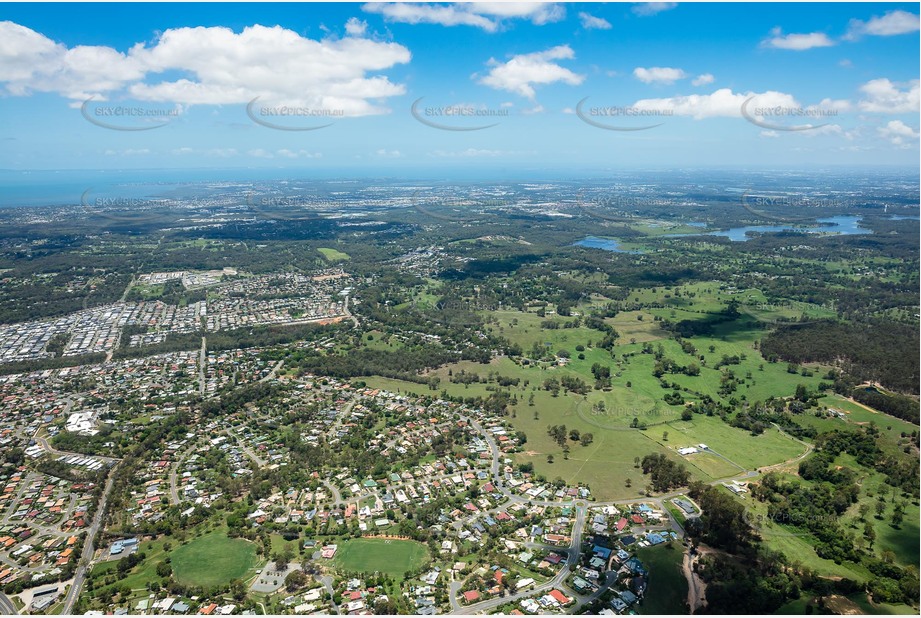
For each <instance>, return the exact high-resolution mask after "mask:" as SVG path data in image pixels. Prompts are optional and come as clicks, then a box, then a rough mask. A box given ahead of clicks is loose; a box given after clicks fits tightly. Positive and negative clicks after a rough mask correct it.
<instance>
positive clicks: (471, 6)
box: [362, 2, 566, 32]
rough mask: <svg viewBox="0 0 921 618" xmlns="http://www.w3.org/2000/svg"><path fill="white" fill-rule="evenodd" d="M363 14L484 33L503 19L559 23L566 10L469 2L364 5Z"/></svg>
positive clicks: (551, 6)
mask: <svg viewBox="0 0 921 618" xmlns="http://www.w3.org/2000/svg"><path fill="white" fill-rule="evenodd" d="M362 10H363V11H365V12H366V13H378V14H380V15H383V16H384V19H386V20H387V21H391V22H400V23H406V24H439V25H441V26H473V27H476V28H480V29H482V30H485V31H486V32H497V31H499V29H500V27H501V25H502V21H503V20H506V19H526V20H529V21H530V22H531V23H533V24H535V25H538V26H540V25H543V24H547V23H551V22H556V21H560V20H561V19H563V18H564V17H565V16H566V9H564V8H563V7H562V6H560V5H558V4H552V3H544V2H470V3H456V4H424V3H407V2H392V3H368V4H365V5H364V6H362Z"/></svg>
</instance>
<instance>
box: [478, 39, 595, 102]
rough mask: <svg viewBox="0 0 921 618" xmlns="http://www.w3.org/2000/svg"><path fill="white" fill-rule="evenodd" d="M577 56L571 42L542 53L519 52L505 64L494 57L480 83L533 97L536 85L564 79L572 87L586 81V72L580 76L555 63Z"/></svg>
mask: <svg viewBox="0 0 921 618" xmlns="http://www.w3.org/2000/svg"><path fill="white" fill-rule="evenodd" d="M574 57H575V54H574V53H573V51H572V49H571V48H570V47H569V46H568V45H559V46H557V47H552V48H550V49H548V50H545V51H541V52H534V53H531V54H519V55H517V56H513V57H512V58H511V60H509V61H507V62H503V63H500V62H498V61H497V60H495V59H490V60H489V62H488V63H487V64H488V65H489V66H491V67H492V68H491V69H490V71H489V73H488V74H487V75H485V76H484V77H482V78H480V79H479V83H481V84H483V85H485V86H489V87H490V88H495V89H497V90H508V91H509V92H514V93H517V94H519V95H521V96H523V97H527V98H529V99H533V98H534V95H535V92H534V86H535V85H544V84H552V83H555V82H563V83H565V84H569V85H570V86H578V85H579V84H581V83H582V82H583V80H584V79H585V76H584V75H577V74H576V73H573V72H572V71H570V70H569V69H567V68H565V67H562V66H560V65H559V64H557V63H555V62H553V61H554V60H571V59H572V58H574ZM474 77H476V76H474Z"/></svg>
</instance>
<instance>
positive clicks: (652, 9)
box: [631, 2, 678, 17]
mask: <svg viewBox="0 0 921 618" xmlns="http://www.w3.org/2000/svg"><path fill="white" fill-rule="evenodd" d="M676 6H678V3H677V2H638V3H636V4H635V5H633V9H631V10H632V11H633V12H634V14H636V15H639V16H641V17H648V16H649V15H655V14H657V13H661V12H662V11H670V10H672V9H673V8H675V7H676Z"/></svg>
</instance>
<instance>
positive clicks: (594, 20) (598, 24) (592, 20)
mask: <svg viewBox="0 0 921 618" xmlns="http://www.w3.org/2000/svg"><path fill="white" fill-rule="evenodd" d="M579 19H580V20H581V21H582V27H583V28H585V29H586V30H610V29H611V28H612V26H611V22H609V21H608V20H606V19H605V18H603V17H595V16H594V15H590V14H589V13H586V12H584V11H583V12H582V13H579Z"/></svg>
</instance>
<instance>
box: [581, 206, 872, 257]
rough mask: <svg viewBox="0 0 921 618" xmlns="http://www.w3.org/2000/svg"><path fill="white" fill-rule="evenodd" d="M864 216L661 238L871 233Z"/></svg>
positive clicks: (609, 246)
mask: <svg viewBox="0 0 921 618" xmlns="http://www.w3.org/2000/svg"><path fill="white" fill-rule="evenodd" d="M861 221H862V217H858V216H854V215H839V216H837V217H828V218H823V219H816V222H817V225H808V226H806V225H793V224H782V225H746V226H744V227H733V228H729V229H728V230H714V231H712V232H700V233H699V234H663V235H662V236H661V237H660V238H668V237H670V238H680V237H684V236H724V237H726V238H728V239H729V240H731V241H733V242H745V241H747V240H750V239H751V236H749V235H748V234H749V232H751V233H755V234H770V233H774V232H787V231H789V232H805V233H807V234H841V235H844V236H852V235H857V234H872V233H873V230H870V229H867V228H864V227H860V222H861ZM682 223H684V224H686V225H693V226H695V227H704V226H706V223H701V222H699V221H691V222H686V221H683V222H682ZM573 244H575V245H577V246H580V247H589V248H591V249H603V250H605V251H614V252H615V253H642V251H628V250H625V249H621V248H620V244H619V243H618V241H617V240H614V239H613V238H598V237H596V236H586V237H585V238H583V239H582V240H580V241H578V242H576V243H573Z"/></svg>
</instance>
